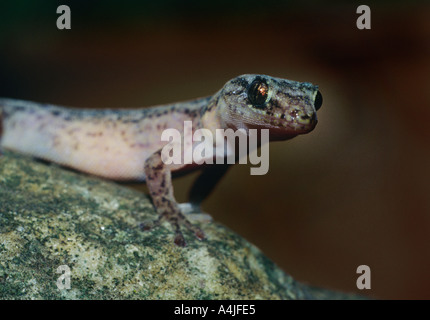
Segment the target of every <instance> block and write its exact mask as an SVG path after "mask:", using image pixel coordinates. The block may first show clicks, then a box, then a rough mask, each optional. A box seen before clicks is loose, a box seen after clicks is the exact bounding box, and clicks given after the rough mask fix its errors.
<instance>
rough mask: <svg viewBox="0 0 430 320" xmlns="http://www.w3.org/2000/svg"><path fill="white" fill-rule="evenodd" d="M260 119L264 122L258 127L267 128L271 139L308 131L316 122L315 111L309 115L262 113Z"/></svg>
mask: <svg viewBox="0 0 430 320" xmlns="http://www.w3.org/2000/svg"><path fill="white" fill-rule="evenodd" d="M260 119H261V120H262V122H263V123H264V125H263V126H261V127H260V129H269V130H270V139H271V140H287V139H291V138H293V137H295V136H297V135H300V134H306V133H309V132H311V131H312V130H313V129H314V128H315V126H316V125H317V123H318V120H317V116H316V112H314V113H313V114H311V115H306V114H299V113H298V114H295V115H285V116H284V117H282V116H280V117H278V116H275V115H273V116H272V115H270V116H269V115H264V116H262V117H261V118H260Z"/></svg>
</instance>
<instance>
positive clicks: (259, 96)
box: [248, 77, 269, 107]
mask: <svg viewBox="0 0 430 320" xmlns="http://www.w3.org/2000/svg"><path fill="white" fill-rule="evenodd" d="M268 95H269V86H268V85H267V83H266V81H265V80H264V79H262V78H260V77H257V78H256V79H255V80H254V81H252V82H251V84H250V85H249V87H248V99H249V102H251V104H252V105H253V106H255V107H261V106H262V105H263V104H264V103H266V100H267V97H268Z"/></svg>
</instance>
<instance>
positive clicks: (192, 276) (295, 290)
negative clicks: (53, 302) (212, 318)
mask: <svg viewBox="0 0 430 320" xmlns="http://www.w3.org/2000/svg"><path fill="white" fill-rule="evenodd" d="M0 201H1V202H0V298H1V299H313V298H319V299H333V298H350V297H351V296H346V295H345V296H344V295H342V294H338V293H334V292H330V291H326V290H320V289H314V288H310V287H307V286H305V285H302V284H300V283H298V282H296V281H295V280H294V279H292V278H291V277H290V276H289V275H287V274H285V273H284V272H283V271H282V270H280V269H279V268H277V267H276V265H275V264H274V263H273V262H271V261H270V260H269V259H268V258H266V257H265V256H264V255H263V254H262V253H261V252H260V251H259V250H258V249H257V248H256V247H255V246H253V245H252V244H250V243H248V242H247V241H246V240H245V239H243V238H241V237H240V236H238V235H237V234H235V233H233V232H232V231H230V230H228V229H227V228H225V227H224V226H222V225H220V224H218V223H215V222H212V223H208V224H205V225H202V228H203V229H204V231H205V232H206V235H207V237H208V240H205V241H202V242H201V241H198V240H197V239H195V238H194V237H193V235H191V234H188V233H187V232H185V236H186V238H187V241H188V246H187V247H186V248H179V247H177V246H175V245H174V244H173V236H174V234H173V232H172V230H171V229H170V226H169V225H162V227H159V228H155V229H153V230H151V231H142V230H141V229H140V228H139V224H140V223H141V222H142V221H144V220H148V219H154V218H155V217H156V213H155V211H154V209H153V207H152V204H151V202H150V200H149V199H148V197H147V196H146V195H145V194H142V193H139V192H138V191H135V190H131V189H128V188H126V187H124V186H120V185H118V184H115V183H112V182H109V181H104V180H100V179H97V178H94V177H90V176H87V175H84V174H79V173H76V172H73V171H70V170H67V169H63V168H60V167H58V166H56V165H47V164H45V163H41V162H37V161H34V160H32V159H31V158H28V157H25V156H22V155H17V154H15V153H11V152H5V153H4V154H3V155H1V156H0ZM61 266H63V267H61ZM64 266H66V267H64ZM59 267H60V268H59ZM67 269H68V270H69V271H70V289H67V288H65V286H66V287H67V281H66V279H67V272H66V271H65V270H67ZM57 271H58V273H57ZM57 284H58V285H59V286H60V288H61V289H60V288H59V287H58V286H57Z"/></svg>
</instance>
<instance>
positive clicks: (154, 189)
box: [144, 150, 205, 247]
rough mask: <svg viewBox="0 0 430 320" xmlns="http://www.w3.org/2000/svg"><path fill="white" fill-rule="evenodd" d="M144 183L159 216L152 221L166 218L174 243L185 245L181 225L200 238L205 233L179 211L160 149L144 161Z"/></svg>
mask: <svg viewBox="0 0 430 320" xmlns="http://www.w3.org/2000/svg"><path fill="white" fill-rule="evenodd" d="M144 170H145V176H146V185H147V186H148V189H149V193H150V195H151V198H152V202H153V204H154V206H155V208H156V209H157V212H158V214H159V217H158V219H157V220H155V221H154V224H156V225H158V224H160V222H161V221H163V220H167V221H168V222H169V223H170V224H171V225H172V227H173V228H174V230H175V240H174V242H175V244H176V245H178V246H180V247H185V246H186V245H187V243H186V242H185V238H184V236H183V234H182V232H181V226H185V227H186V228H187V229H188V230H190V231H192V232H194V234H195V236H196V237H197V238H198V239H199V240H202V239H204V238H205V234H204V233H203V231H202V230H201V229H200V228H199V227H196V226H194V225H193V224H191V223H190V222H189V221H188V220H187V218H186V217H185V216H184V214H183V213H182V212H181V210H180V208H179V206H178V203H177V202H176V200H175V197H174V195H173V185H172V176H171V171H170V169H169V166H168V165H166V164H164V162H163V161H162V159H161V150H159V151H157V152H155V153H154V154H152V155H151V156H150V157H149V158H148V159H147V160H146V161H145V166H144Z"/></svg>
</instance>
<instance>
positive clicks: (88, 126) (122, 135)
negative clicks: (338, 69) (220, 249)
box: [0, 74, 322, 247]
mask: <svg viewBox="0 0 430 320" xmlns="http://www.w3.org/2000/svg"><path fill="white" fill-rule="evenodd" d="M321 105H322V95H321V93H320V91H319V89H318V86H316V85H313V84H311V83H309V82H297V81H292V80H287V79H281V78H276V77H271V76H268V75H261V74H245V75H241V76H238V77H235V78H233V79H231V80H229V81H228V82H227V83H226V84H225V85H224V86H223V87H222V88H221V89H220V90H219V91H218V92H216V93H215V94H213V95H212V96H208V97H204V98H198V99H195V100H190V101H185V102H179V103H172V104H167V105H159V106H154V107H149V108H137V109H77V108H69V107H63V106H56V105H51V104H42V103H35V102H30V101H24V100H16V99H6V98H5V99H0V148H1V149H4V150H6V149H8V150H12V151H17V152H20V153H23V154H27V155H30V156H33V157H35V158H39V159H43V160H46V161H50V162H54V163H57V164H59V165H62V166H66V167H70V168H73V169H76V170H78V171H81V172H84V173H88V174H92V175H96V176H99V177H102V178H106V179H111V180H114V181H137V182H142V183H143V182H145V183H146V185H147V187H148V190H149V194H150V197H151V199H152V203H153V205H154V207H155V208H156V211H157V213H158V218H157V219H156V220H154V221H153V223H147V224H144V228H143V229H145V230H146V229H150V228H152V227H155V226H157V225H159V224H160V222H161V221H168V222H169V223H170V225H171V226H172V228H173V230H174V233H175V236H174V243H175V244H176V245H178V246H180V247H184V246H186V245H187V242H186V241H185V238H184V235H183V233H182V230H183V229H185V230H188V231H190V232H192V233H194V235H195V236H196V237H197V239H199V240H203V239H205V238H206V236H205V233H204V232H203V230H202V229H201V228H200V227H198V226H197V225H195V224H194V223H191V222H190V221H189V219H188V218H187V215H186V213H185V212H183V211H184V210H183V209H181V208H182V207H181V206H180V204H178V202H177V201H176V199H175V197H174V193H173V185H172V173H177V172H185V173H187V172H189V171H192V170H194V169H198V168H202V169H203V170H202V173H201V175H200V176H199V177H198V178H197V179H196V181H195V183H194V185H193V186H192V187H191V191H190V201H191V203H192V204H193V206H194V207H199V206H200V203H201V202H202V201H203V199H204V198H206V196H208V194H209V193H210V192H211V191H212V189H213V188H214V186H215V185H216V183H217V182H218V180H220V178H221V177H222V176H223V175H224V174H225V172H226V171H227V168H228V167H229V165H220V164H212V165H197V164H196V163H194V162H193V163H191V164H177V163H176V164H165V163H164V162H163V159H162V148H163V146H165V145H166V144H167V143H168V142H166V141H162V140H161V139H160V137H161V134H162V132H163V131H164V130H166V129H168V128H174V129H177V130H179V131H181V132H182V130H183V128H184V121H191V123H192V129H193V130H194V131H195V130H196V129H200V128H205V129H208V130H210V132H212V133H213V134H214V136H215V135H216V130H217V129H229V128H230V129H233V130H238V129H244V130H245V133H247V132H249V130H250V129H268V130H269V141H282V140H288V139H291V138H294V137H296V136H297V135H301V134H306V133H309V132H311V131H312V130H313V129H314V128H315V126H316V124H317V115H316V113H317V110H318V109H319V108H320V107H321ZM193 147H194V146H188V148H193ZM185 149H186V148H184V150H183V152H185V151H186V150H185ZM225 153H226V154H225V156H227V153H228V150H227V149H226V151H225Z"/></svg>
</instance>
